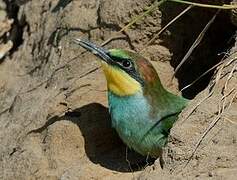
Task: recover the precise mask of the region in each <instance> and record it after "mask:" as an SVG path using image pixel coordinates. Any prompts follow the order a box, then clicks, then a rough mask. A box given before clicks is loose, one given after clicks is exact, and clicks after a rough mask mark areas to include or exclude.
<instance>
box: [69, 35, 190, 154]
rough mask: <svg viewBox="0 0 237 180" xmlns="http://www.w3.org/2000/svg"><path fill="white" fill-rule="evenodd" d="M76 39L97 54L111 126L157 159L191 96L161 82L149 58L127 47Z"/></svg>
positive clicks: (128, 142)
mask: <svg viewBox="0 0 237 180" xmlns="http://www.w3.org/2000/svg"><path fill="white" fill-rule="evenodd" d="M73 41H74V42H75V43H76V44H78V45H80V46H81V47H83V48H84V49H86V50H88V51H90V52H91V53H93V54H94V55H96V56H97V57H99V58H98V59H99V61H100V63H101V67H102V69H103V72H104V74H105V78H106V80H107V89H108V92H107V94H108V106H109V113H110V116H111V121H112V123H111V124H112V127H113V128H115V130H116V131H117V133H118V135H119V137H120V138H121V139H122V141H123V142H124V143H125V144H126V145H127V146H128V147H129V148H130V149H133V150H134V151H136V152H137V153H139V154H141V155H143V156H146V157H148V156H150V157H152V158H158V157H160V156H161V155H162V149H163V147H164V146H165V145H166V144H167V139H168V136H169V133H170V129H171V128H172V126H173V124H174V123H175V121H176V120H177V119H178V115H179V114H180V112H181V111H182V110H183V109H184V108H185V107H186V106H187V104H188V101H189V100H188V99H186V98H184V97H182V96H178V95H175V94H172V93H171V92H169V91H168V90H166V89H165V88H164V87H163V85H162V84H161V81H160V78H159V76H158V73H157V72H156V70H155V68H154V67H153V65H152V64H151V63H150V61H149V60H147V59H146V58H144V57H143V56H142V55H140V54H139V53H137V52H134V51H132V50H126V49H105V48H103V47H100V46H98V45H96V44H95V43H92V42H90V41H88V40H83V39H79V38H75V39H73Z"/></svg>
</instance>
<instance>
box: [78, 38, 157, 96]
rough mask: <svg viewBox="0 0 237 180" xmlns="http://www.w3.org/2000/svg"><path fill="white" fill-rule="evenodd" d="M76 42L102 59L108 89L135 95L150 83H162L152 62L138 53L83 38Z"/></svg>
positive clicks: (116, 92)
mask: <svg viewBox="0 0 237 180" xmlns="http://www.w3.org/2000/svg"><path fill="white" fill-rule="evenodd" d="M75 42H76V43H77V44H79V45H80V46H82V47H84V48H85V49H87V50H89V51H91V52H92V53H93V54H95V55H96V56H98V57H99V58H100V59H101V64H102V68H103V71H104V73H105V77H106V79H107V84H108V90H109V91H111V92H112V93H114V94H116V95H118V96H130V95H134V94H136V93H138V92H143V90H144V88H145V87H147V86H148V85H149V86H150V85H152V84H157V83H160V80H159V77H158V75H157V72H156V71H155V69H154V67H153V66H152V64H151V63H150V62H149V61H148V60H147V59H145V58H144V57H142V56H141V55H139V54H138V53H135V52H133V51H128V50H123V49H110V50H107V49H104V48H102V47H99V46H97V45H95V44H93V43H91V42H89V41H85V40H81V39H75Z"/></svg>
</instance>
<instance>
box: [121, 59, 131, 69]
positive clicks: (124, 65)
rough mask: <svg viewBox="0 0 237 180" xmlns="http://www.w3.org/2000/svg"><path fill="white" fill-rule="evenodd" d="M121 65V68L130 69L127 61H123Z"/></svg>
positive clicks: (129, 63)
mask: <svg viewBox="0 0 237 180" xmlns="http://www.w3.org/2000/svg"><path fill="white" fill-rule="evenodd" d="M122 63H123V67H125V68H129V67H131V62H130V61H128V60H124V61H123V62H122Z"/></svg>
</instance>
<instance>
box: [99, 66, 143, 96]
mask: <svg viewBox="0 0 237 180" xmlns="http://www.w3.org/2000/svg"><path fill="white" fill-rule="evenodd" d="M101 64H102V69H103V71H104V73H105V77H106V79H107V85H108V89H109V90H110V91H111V92H113V93H114V94H116V95H118V96H129V95H133V94H135V93H137V92H138V91H142V87H141V85H140V83H139V82H137V81H136V80H135V79H133V78H132V77H130V76H129V75H128V74H127V73H126V72H124V71H122V70H119V69H117V68H114V67H113V66H111V65H108V64H107V63H104V62H102V63H101Z"/></svg>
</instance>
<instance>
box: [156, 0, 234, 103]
mask: <svg viewBox="0 0 237 180" xmlns="http://www.w3.org/2000/svg"><path fill="white" fill-rule="evenodd" d="M185 7H186V6H185ZM185 7H184V6H180V5H174V4H173V3H167V4H166V5H165V6H163V7H162V8H161V11H162V26H165V25H166V24H167V23H168V22H170V21H171V20H172V19H173V18H174V17H175V16H177V15H178V14H179V13H180V12H181V11H182V10H183V9H184V8H185ZM216 11H217V10H216V9H206V8H198V7H195V8H192V9H191V10H190V11H189V12H187V13H186V14H185V15H183V16H182V17H181V18H180V19H179V20H178V21H177V22H175V23H173V24H172V25H171V26H170V27H169V28H168V31H169V32H170V33H167V32H166V33H164V34H163V35H161V37H160V38H161V39H162V41H163V42H162V45H164V46H166V47H168V49H169V50H170V51H171V52H172V54H173V56H172V59H171V66H172V67H174V68H176V67H177V66H178V64H179V63H180V61H181V60H182V58H183V57H184V56H185V54H186V53H187V52H188V50H189V48H190V47H191V46H192V44H193V42H194V41H195V39H196V38H197V37H198V35H199V33H201V31H202V30H203V28H204V27H205V26H206V24H207V23H208V22H209V20H210V19H211V18H212V17H213V16H214V14H215V13H216ZM235 32H236V28H235V26H234V25H233V24H232V23H231V20H230V11H226V10H221V12H220V13H219V14H218V15H217V17H216V19H215V21H214V22H213V23H212V24H211V26H210V28H209V29H208V30H207V32H206V34H205V35H204V38H203V39H202V41H201V43H200V44H199V45H198V46H197V47H196V48H195V50H194V51H193V52H192V54H191V56H190V57H189V58H188V59H187V61H186V62H185V63H184V64H183V66H182V67H181V68H180V70H179V71H178V72H177V73H176V78H177V79H178V82H179V89H180V90H181V89H182V88H184V87H185V86H187V85H189V84H190V83H192V82H193V81H194V80H196V79H197V78H198V77H199V76H201V75H202V74H203V73H204V72H206V71H207V70H209V69H210V68H211V67H213V66H214V65H216V64H217V63H219V62H220V61H221V59H222V58H223V57H224V55H225V54H226V52H227V51H228V49H230V48H231V47H232V46H233V44H234V35H235ZM213 73H214V70H213V71H211V72H210V73H208V74H207V75H205V76H204V77H202V78H201V79H200V80H199V81H197V82H196V83H195V84H193V85H192V86H190V87H189V88H187V89H185V90H184V91H183V92H182V93H183V96H184V97H186V98H188V99H192V98H194V97H195V96H196V95H197V94H198V93H199V92H200V91H202V90H204V89H205V88H206V87H207V85H208V84H209V82H210V79H211V77H212V75H213Z"/></svg>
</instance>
